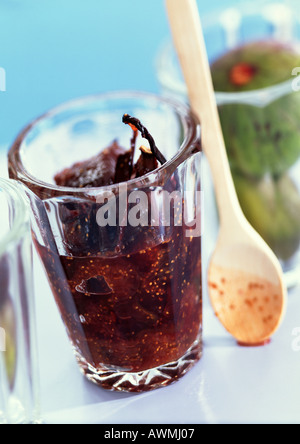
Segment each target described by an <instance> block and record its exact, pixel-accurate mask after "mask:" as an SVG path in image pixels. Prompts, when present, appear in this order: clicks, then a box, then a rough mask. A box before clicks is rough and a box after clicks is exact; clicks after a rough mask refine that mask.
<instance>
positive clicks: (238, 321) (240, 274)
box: [166, 0, 286, 346]
mask: <svg viewBox="0 0 300 444" xmlns="http://www.w3.org/2000/svg"><path fill="white" fill-rule="evenodd" d="M166 5H167V10H168V14H169V21H170V25H171V29H172V31H173V39H174V44H175V47H176V49H177V53H178V57H179V60H180V64H181V67H182V71H183V75H184V78H185V81H186V84H187V88H188V93H189V100H190V105H191V107H192V109H193V111H194V113H195V114H196V115H197V116H198V117H199V119H200V122H201V125H202V145H203V150H204V152H205V155H206V157H207V159H208V161H209V164H210V168H211V172H212V177H213V180H214V186H215V193H216V198H217V205H218V210H219V216H220V232H219V239H218V242H217V245H216V248H215V251H214V253H213V255H212V258H211V261H210V266H209V272H208V286H209V296H210V300H211V303H212V306H213V308H214V310H215V313H216V315H217V317H218V318H219V320H220V321H221V323H222V324H223V326H224V327H225V328H226V329H227V330H228V331H229V333H230V334H231V335H232V336H234V337H235V338H236V339H237V341H238V342H239V343H240V344H242V345H247V346H254V345H260V344H264V343H265V342H266V341H268V340H269V339H270V338H271V336H272V335H273V334H274V332H275V331H276V330H277V329H278V327H279V325H280V323H281V321H282V319H283V316H284V313H285V307H286V288H285V286H284V283H283V272H282V269H281V266H280V264H279V261H278V259H277V258H276V256H275V254H274V253H273V252H272V250H271V249H270V248H269V246H268V245H267V244H266V243H265V241H264V240H263V239H262V238H261V237H260V236H259V235H258V233H257V232H256V231H255V230H254V229H253V228H252V226H251V225H250V224H249V222H248V221H247V219H246V218H245V216H244V214H243V213H242V210H241V207H240V205H239V201H238V198H237V195H236V191H235V188H234V184H233V180H232V176H231V171H230V167H229V163H228V158H227V153H226V148H225V143H224V139H223V134H222V129H221V124H220V119H219V114H218V109H217V104H216V100H215V94H214V89H213V84H212V79H211V73H210V67H209V62H208V58H207V54H206V48H205V43H204V38H203V32H202V27H201V21H200V17H199V12H198V7H197V3H196V0H166Z"/></svg>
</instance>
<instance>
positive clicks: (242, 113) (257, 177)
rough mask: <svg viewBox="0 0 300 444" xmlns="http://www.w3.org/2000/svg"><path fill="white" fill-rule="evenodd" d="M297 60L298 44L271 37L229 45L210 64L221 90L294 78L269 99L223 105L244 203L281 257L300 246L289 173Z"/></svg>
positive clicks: (297, 126) (296, 197)
mask: <svg viewBox="0 0 300 444" xmlns="http://www.w3.org/2000/svg"><path fill="white" fill-rule="evenodd" d="M247 66H248V68H249V69H247ZM296 66H300V53H299V52H298V50H297V49H296V48H294V47H291V46H287V45H283V44H280V43H278V42H275V41H267V40H266V41H256V42H252V43H250V44H246V45H244V46H241V47H239V48H237V49H235V50H233V51H230V52H228V53H227V54H225V55H224V56H222V57H221V58H220V59H218V60H217V61H216V62H214V63H213V64H212V67H211V69H212V77H213V82H214V87H215V90H216V91H223V92H227V93H234V92H236V93H237V92H238V93H241V92H248V91H254V90H259V89H262V88H267V87H270V86H274V85H276V84H279V83H281V82H284V81H288V80H290V82H291V86H290V93H289V92H287V91H285V92H284V93H283V94H284V95H282V96H281V97H279V98H276V97H274V96H272V95H271V93H270V101H269V102H268V103H259V102H258V104H257V106H252V105H249V104H246V103H243V100H244V99H241V100H240V101H238V100H237V101H236V103H230V104H226V105H221V106H219V114H220V121H221V125H222V130H223V134H224V140H225V144H226V149H227V152H228V158H229V162H230V166H231V170H232V174H233V178H234V182H235V186H236V190H237V194H238V197H239V200H240V204H241V207H242V209H243V211H244V213H245V216H246V217H247V218H248V220H249V222H250V223H251V224H252V225H253V227H254V228H255V229H256V230H257V231H258V232H259V233H260V234H261V236H262V237H263V238H264V239H265V240H266V242H267V243H268V244H269V245H270V247H271V248H272V249H273V251H274V252H275V253H276V254H277V256H278V257H279V259H281V260H282V261H289V260H290V259H291V258H292V257H293V256H294V254H295V253H296V251H297V250H298V248H299V246H300V193H299V190H298V189H297V187H296V186H295V184H294V183H293V181H292V179H290V178H289V171H290V169H291V168H292V167H293V166H294V165H295V164H296V163H297V162H298V160H299V158H300V92H294V91H293V90H292V80H293V77H292V70H293V69H294V68H295V67H296ZM237 97H238V96H237ZM260 105H261V106H260Z"/></svg>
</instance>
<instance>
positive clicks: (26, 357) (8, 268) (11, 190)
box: [0, 178, 39, 424]
mask: <svg viewBox="0 0 300 444" xmlns="http://www.w3.org/2000/svg"><path fill="white" fill-rule="evenodd" d="M0 208H1V218H0V424H33V423H38V421H39V411H38V409H39V404H38V369H37V352H36V334H35V319H34V316H35V315H34V300H33V283H32V248H31V230H30V218H29V209H28V208H29V204H28V202H27V201H26V198H25V194H24V193H23V190H22V188H21V186H19V185H18V184H17V183H16V182H14V181H8V180H5V179H1V178H0Z"/></svg>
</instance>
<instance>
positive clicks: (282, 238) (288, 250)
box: [234, 175, 300, 261]
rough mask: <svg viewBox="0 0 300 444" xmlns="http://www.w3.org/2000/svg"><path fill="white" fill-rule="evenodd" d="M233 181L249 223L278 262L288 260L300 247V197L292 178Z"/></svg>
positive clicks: (235, 178)
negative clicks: (276, 257) (277, 258)
mask: <svg viewBox="0 0 300 444" xmlns="http://www.w3.org/2000/svg"><path fill="white" fill-rule="evenodd" d="M234 182H235V185H236V190H237V194H238V198H239V201H240V204H241V206H242V208H243V209H244V213H245V216H246V218H247V219H248V221H249V222H250V223H251V225H253V227H254V228H255V229H256V230H257V232H258V233H259V234H260V235H261V236H262V237H263V238H264V239H265V241H266V242H267V243H268V244H269V246H270V247H271V248H272V250H273V251H274V253H275V254H276V255H277V256H278V257H279V259H281V260H282V261H287V260H289V259H290V258H291V257H293V255H294V254H295V253H296V252H297V250H298V248H299V246H300V195H299V192H298V190H297V188H296V186H295V184H294V183H293V181H292V179H291V178H290V177H289V176H287V175H283V176H281V177H280V178H279V179H278V180H274V179H272V178H270V177H265V178H263V179H262V180H260V181H253V182H250V181H249V180H248V179H245V178H243V177H241V176H237V175H235V176H234Z"/></svg>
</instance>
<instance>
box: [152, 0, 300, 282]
mask: <svg viewBox="0 0 300 444" xmlns="http://www.w3.org/2000/svg"><path fill="white" fill-rule="evenodd" d="M296 8H297V2H292V1H291V2H289V3H288V4H283V3H274V2H271V1H252V2H251V3H244V4H243V5H239V6H237V7H232V8H229V9H226V10H224V9H223V10H218V11H213V12H212V13H211V14H209V15H207V16H204V17H203V28H204V34H205V40H206V45H207V51H208V56H209V59H210V62H211V64H212V72H214V73H215V76H216V70H217V69H220V70H221V67H219V66H218V68H217V67H215V68H214V65H215V62H216V60H219V59H220V58H221V57H222V56H224V55H225V54H227V53H228V52H229V51H231V50H234V49H235V48H241V47H242V46H243V45H246V44H249V43H251V42H260V41H262V42H263V41H266V40H270V41H275V42H280V43H281V44H284V45H287V46H291V47H293V50H294V51H295V53H296V52H298V53H299V54H300V52H299V41H300V19H299V16H297V14H295V10H296ZM299 60H300V56H299ZM265 63H268V62H267V59H266V62H265ZM299 64H300V63H299ZM214 69H215V71H214ZM224 69H225V68H224ZM274 69H275V68H274ZM281 69H282V67H281ZM224 72H225V71H224ZM299 73H300V67H297V66H294V67H293V69H290V68H289V70H288V72H286V73H285V76H286V80H284V81H282V82H279V83H278V82H277V83H276V84H273V85H271V86H269V87H266V88H261V89H255V90H249V91H244V92H238V88H236V90H235V91H232V92H222V91H220V90H216V99H217V103H218V107H219V113H220V119H221V124H222V129H223V134H224V139H225V143H226V147H227V152H228V157H229V161H230V165H231V171H232V175H233V179H234V182H235V186H236V191H237V194H238V197H239V200H240V204H241V207H242V209H243V211H244V213H245V215H246V217H247V218H248V220H249V221H250V223H251V224H252V225H253V227H254V228H255V229H256V230H257V231H258V232H259V233H260V234H261V236H262V237H263V238H264V239H265V240H266V242H267V243H268V244H269V245H270V247H271V248H272V249H273V251H274V252H275V253H276V255H277V256H278V258H279V260H280V262H281V264H282V267H283V269H284V272H285V280H286V284H287V286H288V287H291V286H293V285H295V284H296V283H297V282H298V281H299V271H300V180H299V177H300V175H299V165H300V164H299V162H300V129H299V125H298V121H299V117H300V116H299V117H298V114H299V109H300V92H299V81H298V79H297V77H296V76H297V75H298V74H299ZM242 74H243V73H242ZM157 75H158V79H159V82H160V84H161V87H162V90H163V93H164V94H165V95H166V96H172V97H176V98H177V99H181V100H182V101H187V91H186V87H185V85H184V82H183V80H182V76H181V72H180V68H179V63H178V60H177V56H176V55H175V51H174V49H173V45H172V43H171V42H170V41H167V42H166V43H164V45H163V46H162V47H161V49H160V51H159V54H158V58H157ZM213 79H214V81H215V82H216V77H214V75H213ZM214 214H215V213H212V218H213V216H214ZM215 226H217V224H215Z"/></svg>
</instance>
